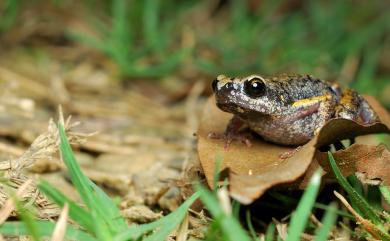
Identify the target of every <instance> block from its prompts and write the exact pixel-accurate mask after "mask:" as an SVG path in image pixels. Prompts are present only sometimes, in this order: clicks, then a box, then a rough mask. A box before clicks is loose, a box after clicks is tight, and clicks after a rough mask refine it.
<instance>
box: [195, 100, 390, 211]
mask: <svg viewBox="0 0 390 241" xmlns="http://www.w3.org/2000/svg"><path fill="white" fill-rule="evenodd" d="M365 98H366V99H367V101H368V102H369V103H370V105H371V106H372V107H373V108H374V110H375V111H376V112H377V114H378V116H379V118H380V122H378V123H374V124H371V125H361V124H359V123H356V122H354V121H351V120H346V119H333V120H330V121H329V122H328V123H326V124H325V126H324V127H323V128H322V129H321V130H320V131H319V133H317V135H316V136H315V137H314V138H313V139H312V140H311V141H309V142H308V143H307V144H305V145H303V146H301V147H300V148H298V149H296V150H295V148H293V147H286V146H280V145H275V144H272V143H268V142H265V141H263V140H261V139H260V138H254V139H253V140H251V142H252V146H251V147H248V146H246V145H245V144H243V143H239V142H233V143H231V144H230V146H229V148H228V149H225V148H224V145H225V140H223V139H211V138H208V135H209V133H212V132H213V133H223V132H224V131H225V128H226V126H227V123H228V122H229V120H230V119H231V117H232V115H231V114H229V113H226V112H223V111H221V110H219V109H218V108H217V106H216V105H215V100H214V97H213V96H212V97H210V98H209V100H208V101H207V103H206V104H205V106H204V110H203V116H202V119H201V122H200V125H199V129H198V132H197V137H198V155H199V159H200V163H201V165H202V168H203V170H204V173H205V176H206V180H207V183H208V184H209V185H210V186H212V185H213V178H214V173H215V168H216V167H215V160H216V157H217V156H218V155H222V157H223V162H222V166H221V169H220V170H219V171H221V173H224V174H226V173H227V175H223V174H221V176H222V178H226V177H227V176H228V178H229V191H230V195H231V196H232V197H233V198H235V199H236V200H238V201H239V202H241V203H243V204H250V203H252V202H253V201H254V200H256V199H257V198H259V197H260V196H262V195H263V194H264V192H265V191H266V190H267V189H269V188H271V187H274V186H277V185H281V184H283V185H284V186H286V187H288V186H290V187H299V188H304V187H305V186H306V184H307V180H308V179H309V177H310V176H311V175H312V174H313V172H314V171H315V170H316V169H317V167H321V168H323V169H324V170H325V171H327V172H329V170H330V167H329V164H328V162H327V157H326V153H323V152H321V151H320V147H323V146H327V145H330V144H332V143H334V142H335V141H339V140H344V139H349V138H355V137H357V136H360V135H367V134H372V133H390V115H389V113H388V112H387V111H386V109H385V108H384V107H382V106H381V105H380V104H379V103H378V102H377V101H376V100H375V99H374V98H373V97H370V96H365ZM294 150H295V151H294ZM289 152H290V153H291V152H292V153H293V155H292V156H291V157H289V158H281V155H283V154H284V153H289ZM334 157H335V159H336V161H337V162H338V165H340V166H341V170H342V171H343V174H344V175H350V174H352V173H356V172H358V173H364V176H365V177H366V178H367V179H371V180H374V179H377V180H380V183H383V184H384V185H390V182H389V176H390V175H389V173H390V170H389V166H390V158H389V151H388V150H387V149H386V147H385V146H384V145H378V146H371V145H365V144H354V145H352V146H350V147H349V148H347V149H345V150H339V151H336V152H335V153H334Z"/></svg>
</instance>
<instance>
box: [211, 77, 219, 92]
mask: <svg viewBox="0 0 390 241" xmlns="http://www.w3.org/2000/svg"><path fill="white" fill-rule="evenodd" d="M217 87H218V80H217V79H215V80H213V82H212V83H211V88H213V91H214V92H216V91H217Z"/></svg>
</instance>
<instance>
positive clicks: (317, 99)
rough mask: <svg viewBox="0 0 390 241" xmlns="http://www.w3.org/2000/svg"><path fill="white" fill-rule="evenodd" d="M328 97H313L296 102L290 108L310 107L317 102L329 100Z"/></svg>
mask: <svg viewBox="0 0 390 241" xmlns="http://www.w3.org/2000/svg"><path fill="white" fill-rule="evenodd" d="M330 97H331V96H330V95H322V96H314V97H310V98H307V99H302V100H297V101H295V102H294V103H292V107H300V106H310V105H313V104H317V103H318V102H322V101H326V100H329V99H330Z"/></svg>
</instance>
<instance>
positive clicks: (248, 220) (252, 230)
mask: <svg viewBox="0 0 390 241" xmlns="http://www.w3.org/2000/svg"><path fill="white" fill-rule="evenodd" d="M246 225H247V226H248V229H249V233H250V234H251V236H252V239H253V240H256V241H260V238H259V236H258V235H257V233H256V231H255V228H254V227H253V224H252V220H251V212H250V211H249V210H246Z"/></svg>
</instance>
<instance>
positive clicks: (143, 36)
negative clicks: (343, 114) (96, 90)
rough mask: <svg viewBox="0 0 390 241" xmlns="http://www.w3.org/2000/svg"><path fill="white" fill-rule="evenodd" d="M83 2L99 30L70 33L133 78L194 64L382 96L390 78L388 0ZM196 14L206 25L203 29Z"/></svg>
mask: <svg viewBox="0 0 390 241" xmlns="http://www.w3.org/2000/svg"><path fill="white" fill-rule="evenodd" d="M23 2H24V1H22V0H18V1H12V0H7V1H5V3H4V4H3V5H4V6H3V12H4V14H3V15H2V18H1V19H0V31H3V32H4V31H6V30H9V29H10V28H11V26H15V25H12V23H14V22H15V20H17V18H18V15H17V12H18V9H20V8H21V7H22V6H23V5H22V3H23ZM26 2H27V1H26ZM53 2H55V1H53ZM82 3H83V4H85V5H86V8H87V9H91V6H93V9H94V10H93V12H86V13H83V14H84V15H85V19H86V22H87V23H89V25H90V26H91V27H92V29H94V30H95V31H94V32H95V34H94V35H87V34H85V33H81V32H78V31H76V30H74V29H70V28H68V29H67V30H66V34H67V36H68V37H69V38H70V39H71V40H72V41H74V42H79V43H83V44H85V45H87V46H90V47H91V48H94V49H96V50H97V51H99V52H101V53H103V54H105V55H106V56H108V57H109V58H110V59H111V60H112V61H113V62H114V63H116V66H117V67H118V69H119V71H120V73H121V75H122V77H123V78H122V79H125V80H129V79H133V78H162V77H166V76H169V75H172V74H175V72H176V71H178V70H180V68H182V67H186V66H187V65H190V66H191V68H194V69H196V70H197V71H198V72H199V73H200V74H201V73H206V74H210V75H212V76H215V75H217V74H219V73H226V74H228V75H241V74H248V73H261V74H267V75H268V74H275V73H280V72H299V73H311V74H313V75H316V76H318V77H320V78H323V79H328V80H338V81H339V82H341V83H342V84H343V85H350V86H352V87H354V88H356V89H358V90H359V91H362V92H365V93H369V94H372V95H375V96H378V97H383V96H382V95H383V89H385V87H386V86H388V83H389V79H390V76H389V74H388V72H384V71H379V70H380V64H379V62H380V59H381V56H382V55H381V54H382V53H383V52H384V50H385V49H386V48H388V46H387V45H386V33H387V32H388V29H389V26H390V17H389V15H388V14H387V11H386V10H387V9H386V5H385V1H373V2H365V1H362V2H358V3H352V2H349V1H337V0H332V1H311V2H309V3H307V4H304V5H303V6H300V7H299V8H294V7H292V6H287V5H286V2H285V1H280V0H278V1H262V3H261V6H260V7H259V8H257V9H251V8H249V7H248V6H247V5H246V2H245V1H240V0H233V1H231V3H230V4H227V5H226V6H225V9H222V10H221V11H219V12H218V11H216V12H215V11H214V12H213V13H214V14H211V16H205V13H203V12H207V11H210V8H211V7H212V5H211V4H210V3H209V2H208V1H179V2H178V1H174V0H165V1H162V0H145V1H132V2H131V3H130V2H128V1H126V0H113V1H110V2H103V1H97V2H95V1H87V0H84V1H82ZM57 5H59V4H55V6H57ZM281 9H284V10H281ZM224 11H225V12H224ZM202 13H203V14H202ZM193 16H203V17H202V18H200V19H199V21H204V22H205V24H204V25H202V26H201V27H200V28H199V27H198V26H196V25H195V24H194V22H197V20H198V19H193V18H192V17H193ZM15 27H16V26H15ZM184 29H187V30H188V31H187V32H188V33H187V35H185V34H184V32H183V31H184ZM183 36H187V37H188V38H192V40H191V41H184V40H183V38H184V37H183ZM183 42H184V43H186V44H183ZM382 58H383V56H382ZM355 62H356V64H357V66H356V68H350V69H348V66H350V65H351V63H355ZM186 69H187V68H186ZM383 100H385V98H383ZM385 104H386V105H387V106H390V102H388V101H387V102H385Z"/></svg>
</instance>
